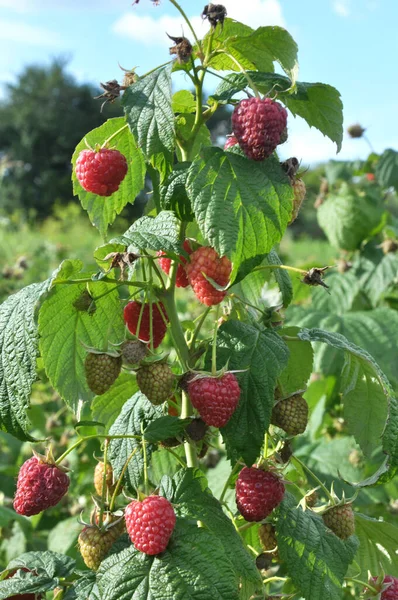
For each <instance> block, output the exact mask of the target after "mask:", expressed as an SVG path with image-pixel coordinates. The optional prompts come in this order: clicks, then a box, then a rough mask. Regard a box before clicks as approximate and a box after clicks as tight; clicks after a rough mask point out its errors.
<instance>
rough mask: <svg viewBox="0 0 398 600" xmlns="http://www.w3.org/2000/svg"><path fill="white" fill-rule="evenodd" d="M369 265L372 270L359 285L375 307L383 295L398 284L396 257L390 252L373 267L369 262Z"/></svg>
mask: <svg viewBox="0 0 398 600" xmlns="http://www.w3.org/2000/svg"><path fill="white" fill-rule="evenodd" d="M369 263H370V265H372V268H371V270H370V271H369V274H368V275H367V276H365V277H364V278H363V282H361V283H362V284H363V286H364V290H365V291H366V293H367V294H368V296H369V298H370V299H371V301H372V303H373V305H376V304H377V303H378V302H379V300H380V299H381V297H382V296H383V294H385V293H386V292H387V290H388V289H389V288H391V287H392V286H393V285H396V284H397V283H398V255H397V254H394V253H392V252H390V253H389V254H386V255H385V256H383V258H382V259H381V260H380V261H379V262H378V263H377V264H375V265H374V264H373V263H371V262H370V261H369ZM370 265H369V266H370Z"/></svg>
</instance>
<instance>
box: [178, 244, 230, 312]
mask: <svg viewBox="0 0 398 600" xmlns="http://www.w3.org/2000/svg"><path fill="white" fill-rule="evenodd" d="M190 259H191V260H190V262H189V263H188V264H187V266H186V272H187V276H188V280H189V283H190V284H191V286H192V289H193V291H194V292H195V295H196V297H197V298H198V300H199V302H201V303H202V304H206V306H214V305H215V304H219V303H220V302H221V301H222V300H223V298H224V297H225V295H226V291H225V290H217V289H216V288H215V287H214V286H213V285H212V284H211V283H210V281H208V279H207V278H206V277H210V279H212V280H213V281H214V282H215V283H217V285H219V286H220V287H222V288H223V287H225V286H226V285H227V284H228V282H229V277H230V275H231V270H232V265H231V261H230V260H229V258H227V257H226V256H223V257H222V258H220V257H219V256H218V254H217V252H216V251H215V250H214V249H213V248H209V247H207V246H202V247H201V248H198V249H197V250H195V252H193V253H192V254H191V257H190Z"/></svg>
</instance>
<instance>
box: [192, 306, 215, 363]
mask: <svg viewBox="0 0 398 600" xmlns="http://www.w3.org/2000/svg"><path fill="white" fill-rule="evenodd" d="M210 311H211V306H208V307H207V308H206V310H205V311H204V313H203V314H202V315H201V317H200V320H199V322H198V324H197V325H196V328H195V331H194V332H193V336H192V340H191V344H190V348H191V351H192V352H193V351H194V350H195V345H196V340H197V339H198V335H199V333H200V331H201V329H202V326H203V323H204V322H205V320H206V317H207V315H208V314H209V312H210Z"/></svg>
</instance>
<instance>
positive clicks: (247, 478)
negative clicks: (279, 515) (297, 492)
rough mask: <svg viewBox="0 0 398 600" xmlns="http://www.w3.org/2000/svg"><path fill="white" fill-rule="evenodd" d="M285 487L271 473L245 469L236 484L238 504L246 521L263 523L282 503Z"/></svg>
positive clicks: (250, 468)
mask: <svg viewBox="0 0 398 600" xmlns="http://www.w3.org/2000/svg"><path fill="white" fill-rule="evenodd" d="M284 493H285V486H284V485H283V483H282V481H281V479H280V478H279V477H278V476H277V475H276V474H275V473H272V472H271V471H263V470H262V469H258V468H257V467H244V468H243V469H242V470H241V472H240V473H239V477H238V480H237V482H236V504H237V506H238V510H239V512H240V514H241V515H242V517H244V518H245V519H246V521H262V520H263V519H265V517H268V515H269V514H271V513H272V511H273V510H274V508H276V507H277V506H278V505H279V504H280V503H281V502H282V498H283V495H284Z"/></svg>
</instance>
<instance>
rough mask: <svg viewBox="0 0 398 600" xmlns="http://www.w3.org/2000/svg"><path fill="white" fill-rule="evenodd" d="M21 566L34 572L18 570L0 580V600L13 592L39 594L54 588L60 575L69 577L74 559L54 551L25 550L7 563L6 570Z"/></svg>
mask: <svg viewBox="0 0 398 600" xmlns="http://www.w3.org/2000/svg"><path fill="white" fill-rule="evenodd" d="M21 568H26V569H29V570H30V571H35V573H30V572H29V573H27V572H24V571H18V572H17V573H15V575H14V576H13V577H12V578H11V579H4V580H3V581H0V600H6V599H7V598H9V597H10V595H14V594H23V593H31V594H35V593H37V594H39V593H40V592H46V591H47V590H52V589H54V588H55V587H56V586H57V585H59V579H60V578H61V577H69V576H70V575H71V574H72V573H73V571H74V568H75V561H74V560H73V559H72V558H70V557H68V556H64V555H62V554H57V553H56V552H50V551H40V552H26V553H25V554H22V555H21V556H19V557H18V558H16V559H14V560H12V561H11V562H10V563H9V564H8V565H7V570H15V569H21Z"/></svg>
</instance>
